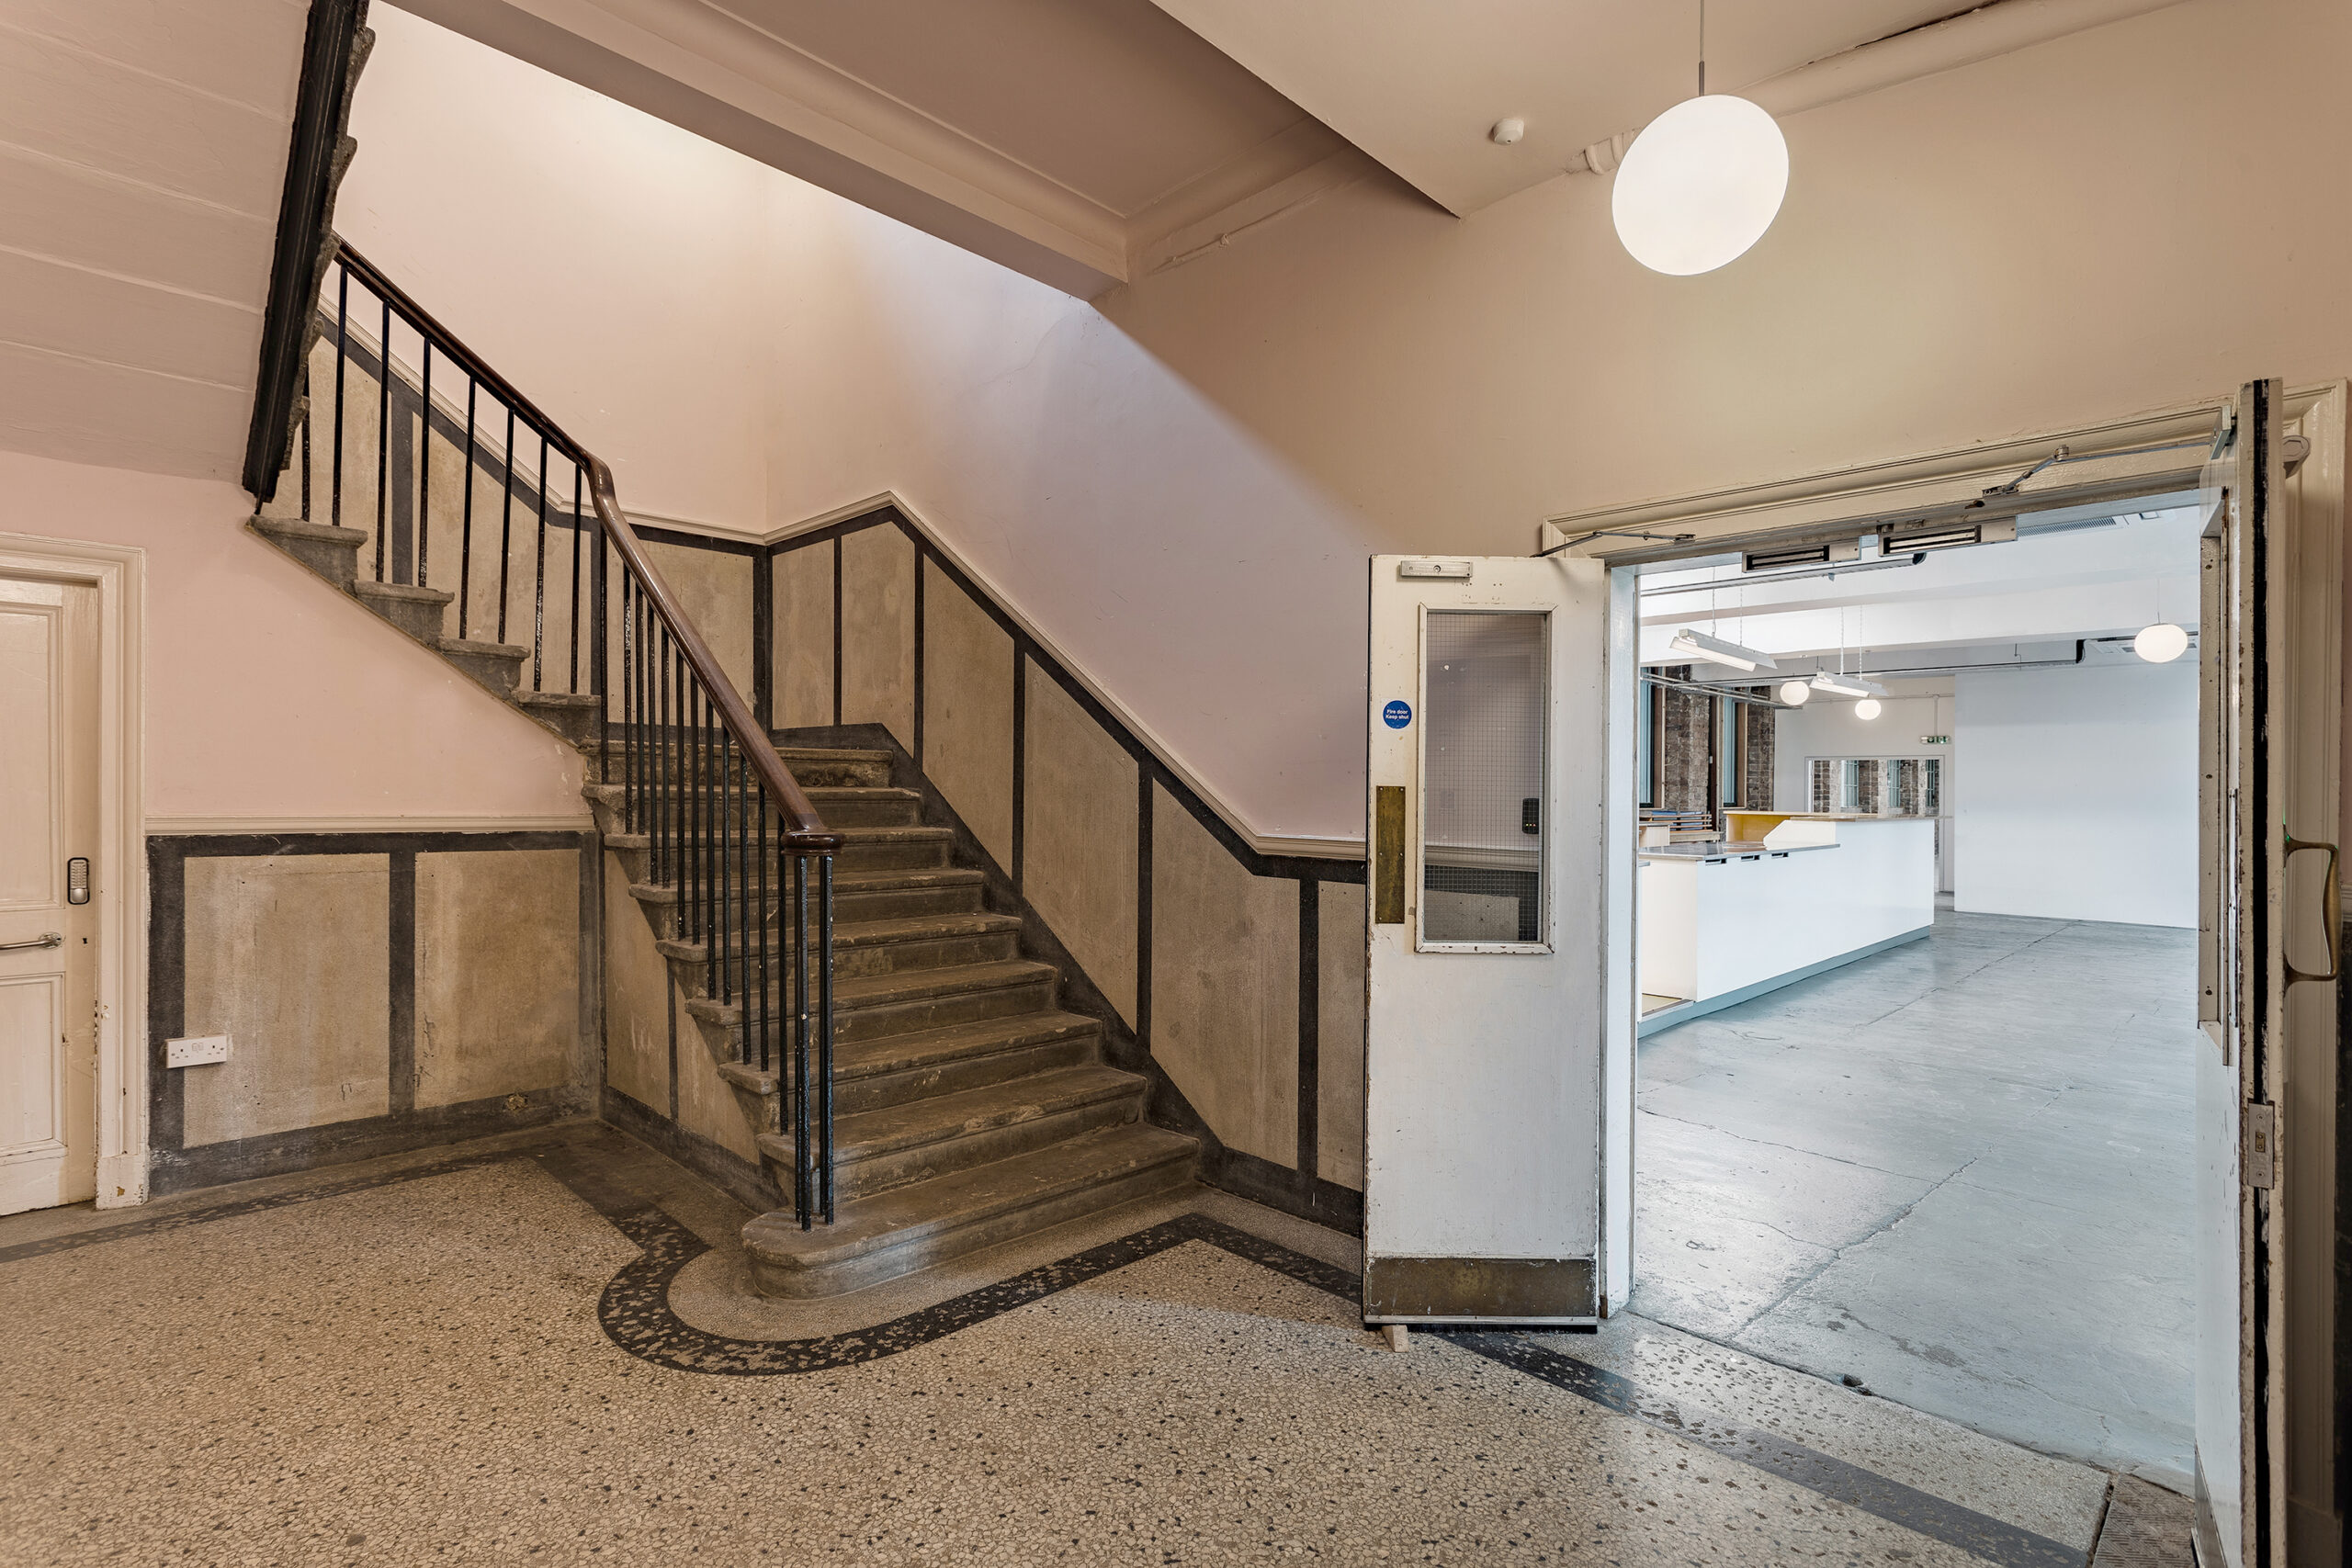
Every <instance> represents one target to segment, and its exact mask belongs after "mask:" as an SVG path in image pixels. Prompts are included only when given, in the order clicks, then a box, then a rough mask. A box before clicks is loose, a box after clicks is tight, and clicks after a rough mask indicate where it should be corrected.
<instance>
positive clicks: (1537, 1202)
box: [1363, 556, 1609, 1324]
mask: <svg viewBox="0 0 2352 1568" xmlns="http://www.w3.org/2000/svg"><path fill="white" fill-rule="evenodd" d="M1608 598H1609V594H1608V588H1607V580H1606V576H1605V573H1604V570H1603V569H1602V568H1601V567H1600V565H1598V564H1597V563H1595V562H1592V561H1589V560H1573V561H1572V560H1566V559H1561V558H1551V559H1543V560H1528V559H1514V558H1476V559H1466V560H1465V559H1462V558H1441V559H1431V558H1419V557H1397V556H1380V557H1375V558H1374V560H1373V563H1372V616H1371V680H1372V690H1371V698H1372V702H1371V706H1372V713H1371V719H1370V736H1371V739H1370V744H1369V747H1368V756H1369V771H1370V777H1369V781H1368V782H1369V786H1370V787H1369V790H1368V793H1367V797H1366V810H1367V824H1368V831H1367V833H1366V842H1367V844H1368V846H1369V850H1370V856H1371V865H1370V877H1369V881H1370V885H1371V886H1370V888H1369V893H1370V897H1368V898H1367V899H1366V907H1367V911H1368V921H1367V928H1368V929H1367V941H1368V942H1369V947H1370V952H1369V963H1368V970H1369V978H1370V994H1369V998H1368V1006H1367V1010H1366V1040H1365V1050H1366V1056H1365V1077H1364V1086H1365V1092H1364V1100H1365V1125H1364V1144H1365V1173H1364V1271H1363V1305H1364V1316H1365V1318H1366V1320H1367V1321H1370V1322H1374V1323H1528V1324H1534V1323H1577V1322H1589V1321H1590V1320H1592V1319H1593V1318H1594V1317H1596V1316H1598V1315H1599V1314H1600V1312H1601V1310H1602V1307H1601V1300H1600V1298H1601V1292H1602V1289H1603V1286H1602V1269H1601V1265H1602V1258H1601V1230H1602V1225H1601V1173H1600V1159H1601V1117H1602V1071H1603V1061H1602V1056H1603V1052H1602V1042H1603V1037H1604V1031H1603V1012H1604V996H1605V990H1606V987H1605V986H1604V979H1603V941H1602V937H1603V908H1604V902H1605V899H1604V880H1605V874H1606V869H1607V865H1608V857H1607V853H1606V846H1605V842H1604V840H1605V837H1606V832H1607V813H1606V795H1605V791H1604V785H1603V780H1604V766H1603V759H1604V753H1605V746H1604V726H1603V717H1604V697H1603V681H1602V664H1603V651H1604V643H1605V633H1606V624H1607V611H1608Z"/></svg>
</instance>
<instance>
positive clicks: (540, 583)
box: [531, 430, 548, 692]
mask: <svg viewBox="0 0 2352 1568" xmlns="http://www.w3.org/2000/svg"><path fill="white" fill-rule="evenodd" d="M533 434H536V435H537V436H538V438H539V539H538V544H537V546H536V547H535V548H534V551H533V554H532V557H531V690H533V691H535V692H537V691H539V690H542V689H543V688H542V687H541V686H540V684H539V681H540V676H541V673H542V671H541V668H540V658H539V655H540V651H541V645H542V644H543V643H544V642H545V640H546V637H547V630H548V434H547V432H546V431H544V430H540V431H535V432H533Z"/></svg>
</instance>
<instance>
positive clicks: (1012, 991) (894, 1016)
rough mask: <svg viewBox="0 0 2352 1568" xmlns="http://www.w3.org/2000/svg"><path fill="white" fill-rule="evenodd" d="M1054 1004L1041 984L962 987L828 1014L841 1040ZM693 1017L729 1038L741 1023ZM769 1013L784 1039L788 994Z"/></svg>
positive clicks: (731, 1049)
mask: <svg viewBox="0 0 2352 1568" xmlns="http://www.w3.org/2000/svg"><path fill="white" fill-rule="evenodd" d="M809 1005H810V1006H812V1007H813V1006H815V1005H816V998H815V996H814V995H813V994H811V996H810V998H809ZM1053 1005H1054V998H1053V987H1051V986H1049V985H1046V984H1043V983H1040V984H1037V985H1032V986H1008V987H998V988H995V989H990V990H985V991H963V992H959V993H957V994H956V995H953V996H945V997H935V998H929V999H926V1000H923V1001H919V1002H900V1003H897V1004H894V1005H891V1006H888V1007H874V1008H855V1009H848V1010H840V1009H837V1010H835V1012H834V1014H833V1038H834V1039H835V1040H836V1041H837V1042H840V1043H844V1044H845V1043H849V1042H852V1041H858V1040H883V1039H888V1038H889V1037H890V1036H893V1035H899V1034H911V1033H913V1032H915V1031H917V1030H921V1029H946V1028H949V1027H951V1026H953V1025H955V1024H958V1023H978V1022H980V1021H983V1020H986V1019H991V1018H1010V1017H1012V1016H1013V1015H1014V1014H1016V1013H1024V1012H1042V1011H1045V1010H1046V1009H1048V1008H1050V1007H1052V1006H1053ZM687 1006H688V1008H689V1009H690V1010H699V1009H704V1008H707V1007H709V1006H710V1003H709V1001H708V999H707V998H702V997H695V998H689V999H688V1002H687ZM772 1016H773V1018H774V1020H775V1037H776V1038H777V1039H779V1040H782V1041H784V1042H786V1043H787V1044H788V1043H789V1042H790V1041H791V1039H792V1032H793V1028H794V1026H795V1023H796V1021H797V1014H796V1013H795V1012H794V1011H793V1009H792V1005H791V1000H790V998H783V999H781V1000H779V1001H778V1002H777V1003H776V1004H775V1012H774V1014H773V1015H772ZM695 1017H696V1018H697V1019H699V1020H701V1021H702V1022H703V1023H704V1026H705V1028H706V1029H707V1030H709V1031H719V1030H722V1029H723V1030H724V1032H725V1037H726V1038H727V1039H728V1040H729V1041H730V1042H731V1041H732V1040H733V1039H734V1036H735V1032H736V1030H737V1029H738V1028H739V1027H740V1025H738V1024H737V1023H735V1022H732V1021H728V1022H724V1023H721V1022H720V1021H716V1020H711V1019H707V1018H704V1017H703V1015H702V1013H701V1012H700V1011H695ZM726 1054H727V1055H729V1056H730V1057H731V1056H733V1055H737V1051H736V1048H735V1046H734V1045H733V1044H731V1043H730V1044H729V1046H728V1047H727V1048H726Z"/></svg>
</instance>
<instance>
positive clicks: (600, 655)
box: [588, 516, 628, 784]
mask: <svg viewBox="0 0 2352 1568" xmlns="http://www.w3.org/2000/svg"><path fill="white" fill-rule="evenodd" d="M612 558H613V552H612V546H611V542H610V541H609V540H607V539H606V538H605V520H604V518H603V517H602V516H599V517H598V518H597V519H596V554H595V557H594V562H595V564H594V568H593V570H591V571H590V574H589V575H590V576H591V577H592V578H594V583H593V584H592V585H591V587H590V589H589V592H588V600H589V603H590V604H594V606H595V611H594V614H595V617H596V618H595V620H594V621H593V622H591V623H590V625H589V631H588V662H589V664H590V666H591V668H590V670H589V671H588V694H589V695H590V696H593V697H594V698H595V699H596V739H597V747H596V782H597V783H599V784H610V783H612V782H613V757H612V746H611V744H610V743H611V740H612V734H613V716H612V713H611V711H610V710H609V709H608V708H607V707H606V706H605V686H606V685H607V684H608V683H609V680H610V676H611V673H612V672H611V671H610V670H608V669H607V668H606V664H607V661H608V660H610V659H611V658H612V654H611V651H610V650H609V649H608V648H607V646H606V643H607V639H608V638H609V637H610V636H611V631H610V626H611V620H612V607H611V606H610V604H607V603H606V600H607V598H608V597H609V595H610V590H609V589H607V588H606V587H605V582H606V580H607V575H606V574H607V573H608V572H609V570H611V561H612ZM621 580H622V581H624V582H626V581H628V574H627V573H626V572H624V573H623V574H622V579H621Z"/></svg>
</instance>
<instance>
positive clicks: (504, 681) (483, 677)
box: [434, 637, 531, 697]
mask: <svg viewBox="0 0 2352 1568" xmlns="http://www.w3.org/2000/svg"><path fill="white" fill-rule="evenodd" d="M434 646H435V647H436V648H438V649H440V650H441V651H442V652H443V653H445V654H447V656H448V658H449V660H450V662H452V663H454V664H455V665H457V667H458V669H460V670H462V671H465V672H466V673H467V674H469V675H470V676H472V677H473V678H474V679H475V680H476V681H478V682H481V684H482V685H484V686H487V687H489V688H490V690H491V691H492V692H494V693H496V694H498V695H499V696H502V697H503V696H509V695H512V694H513V693H514V690H515V681H516V680H517V679H518V678H519V677H520V676H521V674H522V672H523V661H524V660H526V659H528V658H530V657H531V650H530V649H527V648H516V647H515V645H514V644H512V643H504V642H481V641H478V640H475V639H473V638H470V637H436V638H435V639H434Z"/></svg>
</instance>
